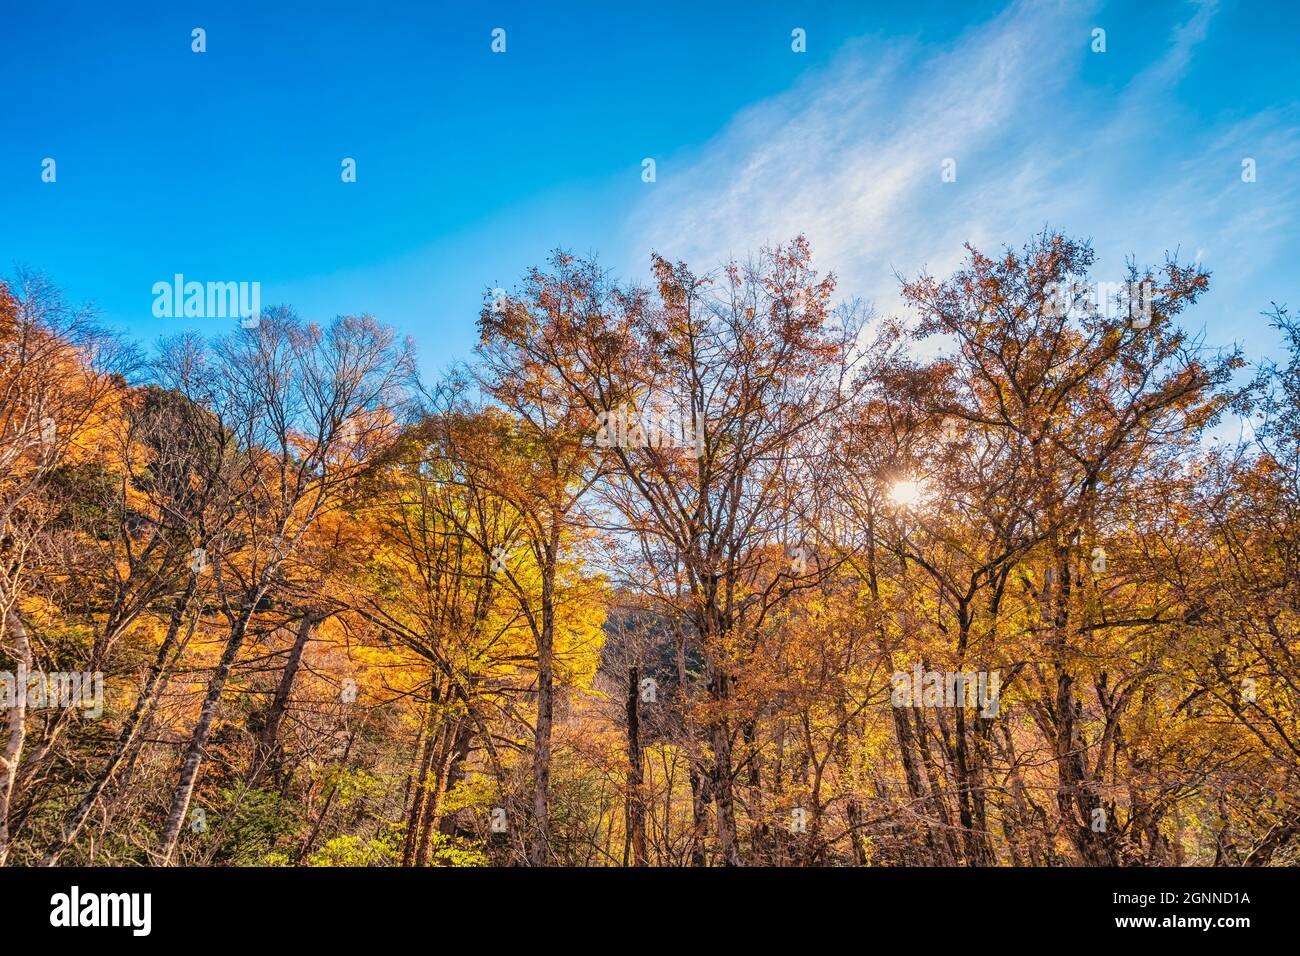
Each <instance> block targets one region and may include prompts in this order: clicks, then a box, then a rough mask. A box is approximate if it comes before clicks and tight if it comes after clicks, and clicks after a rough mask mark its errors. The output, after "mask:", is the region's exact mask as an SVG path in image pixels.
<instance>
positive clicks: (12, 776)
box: [0, 585, 32, 866]
mask: <svg viewBox="0 0 1300 956" xmlns="http://www.w3.org/2000/svg"><path fill="white" fill-rule="evenodd" d="M0 614H3V615H4V616H3V628H0V634H3V635H12V636H13V647H14V659H15V661H16V662H17V664H18V668H17V673H16V674H15V675H14V676H15V682H14V693H13V700H12V702H11V703H10V705H9V733H8V736H7V738H6V740H5V749H4V754H3V756H0V866H4V865H5V863H6V862H7V861H8V859H9V851H10V849H11V847H10V838H9V807H10V806H11V804H12V803H13V796H14V782H15V781H16V779H17V777H18V765H19V764H20V763H21V762H22V758H23V743H24V741H25V740H26V733H27V677H28V674H30V672H31V666H32V645H31V640H30V639H29V638H28V636H27V627H26V625H24V624H23V620H22V618H21V616H20V615H19V613H18V602H17V600H16V599H15V597H14V596H13V595H12V594H10V593H9V592H8V590H7V589H6V588H5V587H4V585H0Z"/></svg>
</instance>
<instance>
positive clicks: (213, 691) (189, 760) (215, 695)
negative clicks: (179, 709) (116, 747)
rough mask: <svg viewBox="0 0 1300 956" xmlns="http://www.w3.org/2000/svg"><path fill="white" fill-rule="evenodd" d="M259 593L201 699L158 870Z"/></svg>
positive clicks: (177, 830)
mask: <svg viewBox="0 0 1300 956" xmlns="http://www.w3.org/2000/svg"><path fill="white" fill-rule="evenodd" d="M262 593H263V591H262V589H258V590H257V591H256V592H254V593H252V594H250V595H248V596H247V598H246V603H245V606H244V608H243V610H242V611H241V612H240V615H239V619H238V620H237V621H236V622H235V626H234V628H232V629H231V632H230V638H229V639H228V640H227V641H226V649H225V651H224V652H223V653H222V655H221V661H220V663H218V664H217V669H216V670H215V671H214V672H213V674H212V680H211V681H210V682H209V684H208V693H207V696H206V697H205V698H204V699H203V708H202V709H201V710H200V711H199V720H198V723H197V724H195V725H194V732H193V734H192V735H191V736H190V743H189V747H188V748H187V749H186V752H185V759H184V761H183V762H182V763H181V776H180V780H179V781H178V782H177V784H176V789H175V790H174V791H172V803H171V812H170V813H169V814H168V815H167V823H166V825H165V826H164V827H163V832H162V836H161V838H160V839H159V845H158V853H157V857H156V862H157V865H159V866H170V865H171V861H172V855H173V854H174V853H175V852H176V844H177V843H178V842H179V841H180V835H181V824H182V823H183V822H184V820H185V814H186V813H187V812H188V811H189V808H190V799H191V798H192V797H193V795H194V784H195V781H197V780H198V776H199V767H200V766H201V765H202V764H203V749H204V747H206V746H207V744H208V737H210V736H211V735H212V727H213V725H214V724H215V723H216V720H217V707H218V706H219V705H220V703H221V692H222V691H223V690H225V688H226V681H227V680H228V679H229V678H230V671H231V669H232V668H233V667H234V666H235V658H236V657H238V656H239V650H240V648H241V647H243V645H244V638H245V637H246V636H247V635H248V625H249V622H250V621H251V619H252V617H253V610H254V609H255V608H256V607H257V604H258V602H259V601H260V600H261V598H262Z"/></svg>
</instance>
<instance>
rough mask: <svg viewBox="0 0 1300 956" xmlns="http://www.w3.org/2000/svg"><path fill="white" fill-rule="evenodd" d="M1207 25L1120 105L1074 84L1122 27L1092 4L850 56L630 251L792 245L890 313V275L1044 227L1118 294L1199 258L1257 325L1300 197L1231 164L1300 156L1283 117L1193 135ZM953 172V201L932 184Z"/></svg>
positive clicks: (758, 116) (640, 235)
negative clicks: (1264, 284)
mask: <svg viewBox="0 0 1300 956" xmlns="http://www.w3.org/2000/svg"><path fill="white" fill-rule="evenodd" d="M1215 10H1216V5H1215V3H1214V2H1212V0H1211V2H1205V3H1200V4H1197V5H1189V6H1188V7H1187V8H1186V9H1185V11H1184V16H1183V17H1182V19H1181V20H1179V21H1177V22H1173V23H1170V24H1168V26H1167V30H1168V33H1167V36H1166V37H1164V38H1162V43H1161V50H1160V54H1159V56H1157V57H1155V58H1153V59H1152V60H1150V61H1149V62H1148V63H1147V64H1146V65H1145V66H1143V67H1142V68H1141V69H1140V70H1139V71H1138V72H1137V73H1136V74H1134V75H1131V76H1128V77H1127V78H1125V82H1123V83H1122V84H1119V87H1120V92H1119V93H1118V94H1116V93H1114V92H1112V90H1111V88H1110V87H1109V86H1107V85H1105V84H1101V85H1099V84H1096V83H1094V84H1091V85H1090V84H1089V83H1087V82H1085V80H1086V77H1085V75H1084V71H1085V70H1087V69H1090V68H1093V67H1094V66H1095V61H1090V60H1089V57H1092V56H1095V57H1102V56H1110V55H1112V54H1109V53H1108V54H1093V53H1091V52H1090V50H1089V44H1090V41H1091V29H1092V28H1093V27H1094V26H1096V25H1098V22H1099V20H1106V22H1107V23H1109V24H1110V25H1111V27H1112V29H1111V33H1112V34H1114V33H1115V32H1116V29H1122V28H1123V24H1122V22H1118V21H1119V19H1120V18H1110V19H1107V18H1105V17H1104V16H1103V15H1102V13H1101V12H1100V11H1099V10H1098V9H1096V8H1094V7H1090V6H1088V5H1083V4H1073V3H1071V4H1055V3H1043V2H1022V3H1019V4H1016V5H1015V6H1013V7H1011V8H1009V9H1008V10H1007V11H1005V12H1004V13H1003V14H1001V15H999V16H997V17H996V18H994V19H993V20H991V21H988V22H986V23H984V24H981V25H979V26H977V27H975V28H973V29H971V30H969V31H968V32H967V33H965V34H964V35H963V36H961V37H960V38H958V40H957V41H956V42H954V43H952V44H950V45H948V46H946V47H945V48H935V47H932V46H926V45H923V44H921V43H919V42H911V43H906V44H899V43H897V42H891V43H889V44H888V45H885V44H883V43H880V42H877V41H872V40H869V39H862V40H859V41H855V42H853V43H851V44H849V45H846V47H845V48H844V49H843V50H842V51H841V53H840V54H839V56H838V57H837V59H836V60H835V61H834V62H833V63H832V64H831V65H830V66H829V67H828V68H826V69H825V70H822V71H819V72H817V73H815V74H812V75H809V76H808V77H807V78H806V79H805V80H804V81H803V82H802V83H801V84H800V85H798V86H797V87H796V88H794V89H791V90H789V91H787V92H785V93H783V94H782V95H780V96H777V97H774V98H772V99H770V100H767V101H764V102H762V103H759V104H757V105H755V106H754V107H752V108H750V109H749V110H748V111H746V112H744V113H743V114H740V115H738V116H737V117H736V118H735V119H734V120H733V122H732V123H731V124H730V125H729V126H728V127H727V128H726V129H725V130H722V131H721V132H720V133H719V135H718V136H717V137H716V138H715V139H714V140H713V141H712V142H710V143H708V144H707V145H706V146H705V147H704V148H703V149H701V150H700V151H698V152H697V153H696V154H695V155H691V156H684V157H677V158H675V159H674V160H672V161H670V162H665V163H661V164H660V171H659V182H658V183H657V184H656V188H655V190H654V192H653V194H652V195H651V196H650V197H649V198H647V199H646V200H645V201H644V202H643V203H642V204H641V205H640V206H639V207H638V208H637V209H636V210H635V211H634V213H633V214H632V215H631V216H630V217H629V219H628V222H627V224H626V225H627V229H628V231H629V235H634V236H636V237H637V239H638V244H639V245H642V246H644V244H645V243H646V242H647V241H648V242H649V243H650V244H652V245H653V246H654V247H655V248H656V249H658V250H659V251H661V252H664V253H666V254H669V255H671V256H674V257H681V258H686V259H687V260H690V261H699V262H705V263H708V262H716V261H718V260H719V259H722V258H725V257H727V256H729V255H733V254H734V255H741V254H744V253H745V252H746V251H748V250H751V249H753V248H754V247H755V246H756V245H758V244H762V243H770V242H775V241H780V240H782V239H784V238H788V237H789V236H792V235H794V234H795V233H798V232H803V233H806V234H807V235H808V236H809V238H810V239H811V241H812V243H813V249H814V252H815V254H816V255H817V258H818V260H819V261H820V263H821V264H822V266H823V267H824V268H830V269H833V270H834V271H835V272H836V273H837V274H838V275H839V277H840V289H841V292H843V293H845V294H850V295H860V296H862V297H864V298H866V299H868V300H872V301H874V302H875V303H876V305H877V308H878V309H879V310H882V311H897V310H898V308H899V303H898V299H897V288H898V284H897V280H896V278H895V272H896V271H897V272H901V273H903V274H905V275H911V274H914V273H916V272H917V271H918V270H920V269H921V268H923V267H928V268H929V269H930V270H931V271H932V272H935V273H937V274H942V273H944V272H946V271H948V270H950V269H951V268H953V267H954V266H955V265H956V264H957V263H958V261H959V260H960V259H961V258H962V255H963V250H962V244H963V243H964V242H966V241H970V242H973V243H975V244H976V245H977V246H983V247H993V248H995V247H997V246H1000V245H1002V244H1012V245H1019V244H1020V243H1021V242H1023V241H1024V240H1026V239H1027V238H1028V237H1029V236H1030V235H1031V234H1032V233H1034V232H1036V231H1037V230H1039V229H1041V228H1042V227H1043V226H1044V225H1046V224H1050V225H1052V226H1054V227H1057V228H1062V229H1065V230H1066V231H1068V232H1070V233H1072V234H1074V235H1081V236H1087V237H1092V238H1093V239H1094V240H1095V243H1096V246H1097V248H1098V252H1099V254H1100V256H1101V257H1102V262H1101V268H1102V270H1103V271H1104V270H1106V269H1110V270H1111V271H1114V272H1115V273H1116V276H1115V277H1116V278H1119V273H1120V271H1121V270H1122V269H1123V256H1124V255H1125V254H1127V253H1129V252H1132V253H1133V254H1135V255H1137V256H1138V258H1139V259H1142V260H1144V261H1158V260H1159V259H1160V258H1161V257H1162V256H1163V254H1164V252H1165V251H1166V250H1170V251H1172V247H1173V246H1175V245H1179V244H1181V245H1182V249H1181V254H1182V257H1183V258H1185V259H1187V258H1192V257H1194V256H1195V255H1196V253H1197V252H1198V251H1199V252H1200V253H1201V254H1202V255H1203V257H1204V261H1205V264H1206V265H1207V267H1209V268H1211V269H1212V270H1215V271H1216V279H1217V280H1220V282H1221V283H1222V284H1223V285H1224V286H1225V287H1226V288H1227V289H1229V290H1231V292H1232V294H1231V295H1230V296H1228V297H1226V298H1221V299H1220V301H1221V302H1222V303H1224V304H1227V303H1232V305H1231V308H1232V309H1233V310H1237V311H1240V310H1241V309H1249V310H1250V315H1251V316H1252V317H1253V315H1254V313H1255V312H1257V311H1258V309H1259V308H1262V307H1263V306H1264V305H1266V304H1267V301H1266V300H1263V301H1258V302H1253V303H1247V302H1246V301H1245V300H1246V298H1247V297H1248V296H1249V294H1250V292H1251V290H1252V289H1253V291H1254V292H1255V293H1258V291H1259V290H1258V289H1256V288H1254V286H1253V280H1254V277H1256V276H1257V275H1258V274H1259V273H1260V271H1261V270H1264V269H1267V268H1269V267H1270V266H1271V265H1272V263H1273V262H1274V261H1275V260H1276V259H1277V257H1278V256H1279V255H1281V254H1282V253H1283V251H1284V250H1286V249H1294V247H1295V245H1296V238H1297V232H1296V230H1297V227H1296V223H1297V222H1298V221H1300V216H1297V214H1296V213H1297V207H1300V197H1298V196H1297V194H1296V191H1295V189H1294V188H1288V187H1286V186H1284V185H1279V184H1278V183H1277V182H1276V181H1275V182H1274V183H1273V184H1272V185H1271V186H1270V185H1268V184H1264V183H1255V184H1249V185H1247V184H1244V183H1242V182H1241V178H1240V162H1241V159H1242V157H1245V156H1267V157H1269V160H1268V161H1269V163H1271V164H1272V165H1273V166H1274V167H1275V168H1276V167H1279V166H1280V165H1281V164H1283V163H1286V162H1293V161H1294V160H1295V159H1296V157H1297V154H1298V153H1300V137H1298V136H1297V133H1296V129H1295V123H1294V117H1289V116H1287V115H1283V114H1281V113H1279V114H1276V115H1268V114H1266V115H1256V116H1254V117H1252V118H1250V119H1248V120H1242V121H1240V122H1235V123H1234V122H1221V123H1213V124H1207V123H1198V124H1196V126H1195V129H1196V132H1191V131H1189V130H1188V128H1187V126H1188V125H1189V124H1188V122H1187V121H1188V114H1187V108H1186V106H1185V104H1181V103H1180V102H1179V101H1178V97H1177V91H1178V86H1179V83H1180V82H1181V81H1182V80H1183V79H1184V77H1185V76H1186V74H1187V73H1188V71H1189V70H1190V69H1191V68H1192V67H1193V65H1194V62H1195V58H1196V55H1197V49H1198V46H1199V45H1201V44H1202V43H1203V42H1204V40H1205V38H1206V37H1207V36H1208V35H1209V33H1210V31H1211V30H1212V29H1213V24H1214V16H1215ZM1111 42H1112V43H1113V42H1114V37H1113V36H1112V39H1111ZM948 158H951V159H953V160H955V161H956V169H957V180H956V182H950V183H946V182H942V181H941V176H940V167H941V163H942V162H943V161H944V160H945V159H948ZM1252 189H1253V191H1252ZM1106 274H1107V275H1109V273H1106ZM1254 325H1255V326H1256V327H1258V326H1259V323H1258V322H1257V321H1255V322H1254ZM1229 331H1240V330H1235V329H1234V330H1229ZM1218 332H1219V334H1218V335H1217V336H1212V338H1218V339H1219V340H1225V341H1226V339H1227V338H1230V337H1231V335H1230V334H1224V332H1225V330H1224V329H1219V330H1218Z"/></svg>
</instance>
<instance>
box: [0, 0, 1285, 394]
mask: <svg viewBox="0 0 1300 956" xmlns="http://www.w3.org/2000/svg"><path fill="white" fill-rule="evenodd" d="M273 6H275V7H278V8H279V9H278V10H272V9H270V8H271V7H273ZM194 27H202V28H204V29H205V30H206V31H207V52H206V53H203V54H196V53H193V52H191V48H190V47H191V30H192V29H193V28H194ZM496 27H501V28H503V29H505V30H506V52H505V53H504V54H494V53H493V52H492V51H491V48H490V45H491V31H492V30H493V29H494V28H496ZM796 27H800V28H803V29H804V30H805V31H806V34H807V52H806V53H794V52H793V51H792V50H791V36H790V33H791V30H792V29H794V28H796ZM1094 28H1102V29H1104V30H1105V31H1106V52H1105V53H1094V52H1092V50H1091V48H1090V46H1091V43H1092V30H1093V29H1094ZM1298 37H1300V5H1297V4H1295V3H1292V2H1280V0H1279V2H1254V3H1249V2H1235V3H1234V2H1229V0H1220V2H1218V3H1213V2H1203V3H1196V2H1182V0H1179V2H1168V3H1162V2H1145V3H1104V4H1103V3H1087V2H1079V3H1076V2H1056V0H1049V2H1025V3H1016V4H1005V3H996V4H995V3H979V2H972V3H935V2H926V0H912V2H909V3H889V4H876V3H863V2H857V3H826V2H821V3H811V2H809V3H790V2H769V0H749V2H746V3H743V4H742V3H737V4H723V3H717V4H713V3H708V4H706V3H698V2H696V3H676V2H657V3H654V4H613V3H609V2H601V3H563V4H562V3H551V2H541V0H534V2H530V3H519V4H493V3H470V2H457V3H429V2H423V3H418V4H409V5H399V4H383V5H379V4H373V5H371V4H360V3H353V2H349V3H336V2H313V3H311V4H301V5H299V4H283V5H280V4H274V5H273V4H269V3H264V2H263V3H230V2H223V3H210V4H203V3H185V2H167V3H154V4H111V5H110V4H102V3H95V4H89V3H88V4H84V5H83V4H67V3H59V2H50V3H42V4H23V5H21V6H18V5H12V6H11V8H10V9H9V10H7V11H6V15H5V25H4V29H3V31H0V76H3V78H4V89H5V95H4V97H3V100H2V101H0V118H3V121H4V125H3V128H4V145H3V146H2V147H0V216H2V217H3V218H2V219H0V221H3V223H4V226H3V229H0V266H2V267H3V268H4V270H5V271H6V272H7V271H8V270H9V267H10V266H12V265H14V264H19V263H21V264H25V265H28V266H31V267H34V268H37V269H41V270H43V271H45V272H47V273H48V274H49V275H50V277H51V278H52V279H53V280H54V281H55V282H56V283H57V284H59V285H61V286H62V287H63V288H64V289H65V290H66V291H67V292H68V294H69V295H70V296H71V297H72V298H73V299H74V300H77V301H93V302H94V303H95V304H96V305H97V306H98V307H99V309H100V310H101V312H102V314H103V317H104V319H105V321H107V322H109V323H110V324H113V325H116V326H119V327H121V328H123V329H125V330H127V331H128V332H129V333H131V334H132V335H135V336H137V337H138V338H140V339H141V340H144V341H147V340H152V339H154V338H156V337H157V336H159V335H161V334H167V333H172V332H176V331H179V330H180V329H182V328H185V327H186V320H184V319H159V318H155V317H154V316H153V315H152V312H151V307H152V303H153V296H152V292H151V289H152V286H153V284H154V283H155V282H158V281H160V280H169V279H170V278H171V277H172V276H173V274H175V273H178V272H180V273H184V274H185V276H186V278H187V279H195V280H199V281H241V280H242V281H258V282H260V283H261V285H262V302H263V304H264V305H267V304H271V303H276V302H289V303H291V304H293V305H295V306H296V307H297V308H298V309H299V311H300V312H301V313H303V314H304V315H305V316H307V317H309V318H314V319H328V318H330V317H331V316H333V315H335V314H338V313H343V312H361V311H368V312H370V313H372V314H374V315H376V316H378V317H379V318H380V319H382V320H384V321H388V322H391V323H393V324H395V325H397V326H398V327H399V328H401V329H403V330H404V331H406V332H409V333H410V334H412V335H413V336H414V337H415V339H416V341H417V344H418V346H419V348H420V351H421V355H422V358H423V364H424V366H425V367H426V368H428V369H433V368H436V367H438V366H440V365H442V364H444V363H445V362H447V361H450V360H453V359H456V358H463V357H467V356H468V354H469V352H470V350H471V348H472V346H473V341H474V320H475V318H476V316H477V312H478V308H479V305H480V303H481V301H482V296H483V293H484V290H485V289H488V288H492V287H494V286H497V285H501V286H506V287H509V286H510V285H512V284H513V283H514V282H515V280H517V279H518V277H519V276H520V275H522V273H523V272H524V270H525V269H526V268H527V267H528V266H529V265H532V264H535V263H538V262H540V261H542V260H543V259H544V258H545V256H546V254H547V252H548V250H550V249H552V248H554V247H556V246H563V247H565V248H568V249H570V250H573V251H576V252H580V253H586V252H599V253H600V255H601V257H602V258H603V259H604V260H605V262H606V263H607V264H608V265H609V266H610V267H612V268H614V269H615V270H616V271H618V272H620V273H621V274H623V275H624V276H627V277H630V278H644V277H645V275H646V272H647V269H646V264H647V261H648V255H649V252H650V250H652V249H655V250H658V251H660V252H662V253H664V254H667V255H669V256H672V257H675V258H677V257H684V258H687V259H688V261H691V262H692V263H693V264H695V265H697V267H699V268H700V269H701V270H704V269H707V268H708V267H710V266H712V265H715V264H716V263H717V262H719V261H720V260H721V259H723V258H724V257H726V256H728V255H742V256H743V255H744V254H745V253H746V252H747V251H749V250H752V249H755V248H757V247H758V246H760V245H763V244H766V243H771V242H775V241H779V240H781V239H784V238H788V237H789V236H791V235H793V234H795V233H797V232H801V231H802V232H805V233H807V234H808V236H809V238H810V240H811V242H812V244H813V251H814V255H815V257H816V259H817V262H818V263H819V265H820V266H821V267H822V268H823V269H826V270H833V271H835V272H836V274H837V275H838V276H839V277H840V292H841V293H842V294H843V295H845V296H860V297H862V298H864V299H867V300H870V301H872V302H874V303H875V305H876V307H877V309H878V310H879V311H882V312H895V311H898V310H899V304H898V303H897V299H896V294H897V282H896V279H895V272H896V271H897V272H901V273H903V274H905V275H912V274H915V272H916V271H917V270H918V269H920V268H922V267H928V268H929V269H930V270H931V271H933V272H935V273H936V274H944V273H945V272H947V271H949V270H951V269H952V268H953V267H954V266H955V265H956V264H957V262H958V261H959V259H960V257H961V255H962V249H961V245H962V243H963V242H964V241H966V240H970V241H973V242H975V243H976V244H977V245H980V246H983V247H988V248H996V247H998V246H1000V245H1001V244H1004V243H1009V244H1012V245H1016V246H1019V245H1020V244H1021V243H1023V242H1024V241H1025V240H1026V239H1027V238H1028V237H1029V236H1030V235H1031V234H1032V233H1034V232H1036V231H1038V230H1039V229H1041V228H1042V227H1043V226H1044V225H1046V224H1050V225H1052V226H1054V227H1057V228H1060V229H1063V230H1065V231H1067V232H1069V233H1071V234H1073V235H1078V236H1083V237H1090V238H1092V239H1093V240H1094V243H1095V245H1096V247H1097V249H1098V252H1099V254H1100V257H1101V261H1100V263H1099V267H1098V270H1097V278H1099V279H1101V280H1112V279H1119V278H1122V275H1123V257H1124V256H1125V255H1126V254H1129V253H1132V254H1135V255H1136V257H1137V258H1138V259H1139V260H1140V261H1142V262H1159V261H1160V260H1161V259H1162V258H1163V256H1164V253H1165V251H1166V250H1170V251H1172V250H1174V249H1175V248H1177V249H1178V250H1179V251H1180V252H1181V254H1182V256H1183V258H1185V259H1195V258H1199V259H1200V260H1201V262H1202V264H1203V265H1204V266H1205V267H1206V268H1208V269H1210V270H1211V271H1212V272H1213V273H1214V282H1213V289H1212V292H1211V294H1210V296H1208V297H1207V298H1206V299H1205V300H1204V302H1203V304H1202V305H1201V306H1198V307H1197V310H1196V311H1195V313H1194V314H1192V315H1191V316H1190V317H1189V322H1190V324H1192V325H1194V326H1198V327H1203V328H1204V330H1205V334H1206V338H1207V340H1208V341H1210V342H1211V343H1214V344H1225V343H1228V342H1231V341H1240V342H1242V343H1243V344H1244V345H1246V347H1247V348H1248V350H1250V352H1251V353H1252V354H1254V355H1261V354H1266V353H1267V352H1269V351H1270V350H1271V349H1272V348H1273V344H1274V341H1275V336H1274V335H1273V334H1272V333H1271V332H1270V331H1269V330H1268V329H1267V327H1266V325H1265V323H1264V321H1263V320H1262V319H1261V318H1260V317H1259V315H1258V313H1259V312H1261V311H1262V310H1263V309H1265V308H1266V307H1267V306H1268V303H1269V301H1270V300H1278V301H1281V302H1290V303H1291V304H1292V305H1293V306H1300V295H1297V294H1296V292H1295V290H1296V288H1297V286H1298V285H1300V279H1298V278H1297V275H1298V273H1300V270H1297V268H1296V263H1297V262H1300V104H1297V93H1298V91H1300V57H1297V56H1296V55H1295V44H1296V40H1297V38H1298ZM45 157H51V158H54V159H55V160H56V162H57V171H58V178H57V182H55V183H52V184H50V183H43V182H42V181H41V177H40V173H41V162H42V160H43V159H44V158H45ZM344 157H352V158H355V160H356V162H357V182H356V183H343V182H341V179H340V163H341V161H342V159H343V158H344ZM646 157H652V158H654V159H655V160H656V164H657V180H656V182H654V183H645V182H642V180H641V161H642V159H643V158H646ZM1245 157H1250V158H1253V159H1255V161H1256V169H1257V180H1256V182H1254V183H1243V182H1242V181H1241V161H1242V159H1243V158H1245ZM947 158H952V159H955V160H956V164H957V167H956V168H957V179H956V181H955V182H950V183H944V182H942V181H941V177H940V164H941V163H942V161H943V160H944V159H947ZM189 321H190V323H193V322H194V320H189ZM219 322H220V320H217V323H216V324H219ZM200 324H201V325H203V326H204V327H206V328H209V329H212V330H214V331H215V328H214V322H212V321H210V320H204V321H203V322H201V323H200Z"/></svg>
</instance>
